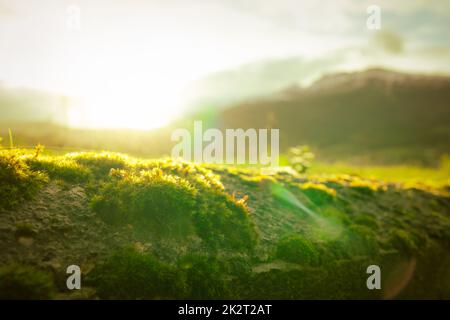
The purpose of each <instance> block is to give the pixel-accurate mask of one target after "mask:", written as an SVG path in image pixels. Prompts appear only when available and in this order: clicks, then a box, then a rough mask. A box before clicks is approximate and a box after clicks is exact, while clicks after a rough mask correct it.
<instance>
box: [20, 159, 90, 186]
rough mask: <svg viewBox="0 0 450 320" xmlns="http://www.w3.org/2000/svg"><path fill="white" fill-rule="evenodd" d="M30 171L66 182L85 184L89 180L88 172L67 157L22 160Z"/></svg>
mask: <svg viewBox="0 0 450 320" xmlns="http://www.w3.org/2000/svg"><path fill="white" fill-rule="evenodd" d="M24 159H25V161H26V162H27V163H28V165H29V166H30V168H31V169H33V170H38V171H42V172H45V173H46V174H48V176H49V177H50V178H52V179H60V180H63V181H67V182H73V183H80V182H87V181H88V180H89V179H90V178H91V174H90V171H89V170H88V169H87V168H86V167H84V166H82V165H80V164H79V163H77V162H76V161H75V160H73V159H68V158H67V157H55V156H40V157H26V158H24Z"/></svg>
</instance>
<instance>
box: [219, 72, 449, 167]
mask: <svg viewBox="0 0 450 320" xmlns="http://www.w3.org/2000/svg"><path fill="white" fill-rule="evenodd" d="M449 101H450V77H445V76H431V75H416V74H405V73H399V72H394V71H387V70H383V69H369V70H366V71H364V72H358V73H339V74H333V75H328V76H325V77H323V78H322V79H320V80H318V81H317V82H315V83H314V84H313V85H311V86H310V87H308V88H302V87H299V86H292V87H289V88H287V89H285V90H282V91H281V92H279V93H277V94H274V95H272V96H270V97H263V98H259V99H252V100H248V101H246V102H241V103H238V104H235V105H233V106H231V107H230V108H228V109H226V110H224V111H223V112H222V113H221V114H220V116H219V117H220V123H221V127H223V128H270V127H271V128H279V129H280V145H281V148H282V150H285V149H286V148H288V147H290V146H294V145H299V144H309V145H311V146H313V147H314V148H315V149H316V150H318V152H319V157H321V158H323V159H326V160H333V161H334V160H342V161H350V162H364V163H367V162H377V163H380V162H395V163H401V162H402V161H408V162H411V159H413V160H414V162H417V163H418V164H430V163H436V162H437V161H438V160H439V157H440V156H441V155H443V154H450V103H449Z"/></svg>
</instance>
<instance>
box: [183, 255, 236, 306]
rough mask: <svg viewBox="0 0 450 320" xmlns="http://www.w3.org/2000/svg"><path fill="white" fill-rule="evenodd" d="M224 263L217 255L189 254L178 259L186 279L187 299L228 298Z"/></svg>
mask: <svg viewBox="0 0 450 320" xmlns="http://www.w3.org/2000/svg"><path fill="white" fill-rule="evenodd" d="M224 267H225V266H224V265H223V264H221V262H220V261H219V260H217V258H215V257H211V256H206V255H200V254H189V255H187V256H184V257H183V258H181V259H180V260H179V261H178V268H179V270H180V272H182V274H183V277H184V278H185V279H186V284H187V288H188V291H187V295H186V297H185V298H187V299H226V298H228V297H229V295H230V288H229V286H228V281H227V279H226V278H227V274H226V270H225V269H224Z"/></svg>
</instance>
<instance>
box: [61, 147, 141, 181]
mask: <svg viewBox="0 0 450 320" xmlns="http://www.w3.org/2000/svg"><path fill="white" fill-rule="evenodd" d="M66 159H67V160H69V161H74V162H75V163H77V164H79V165H81V166H83V167H86V168H87V169H89V171H90V172H91V173H92V174H93V175H94V177H96V178H97V179H104V178H107V177H108V174H109V172H110V171H111V169H124V168H126V167H128V166H132V165H133V159H132V158H129V157H127V156H125V155H121V154H119V153H112V152H79V153H69V154H67V155H66Z"/></svg>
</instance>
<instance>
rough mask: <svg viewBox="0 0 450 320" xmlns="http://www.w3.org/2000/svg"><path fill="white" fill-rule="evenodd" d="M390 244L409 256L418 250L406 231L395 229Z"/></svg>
mask: <svg viewBox="0 0 450 320" xmlns="http://www.w3.org/2000/svg"><path fill="white" fill-rule="evenodd" d="M389 244H390V245H391V246H392V247H394V248H395V249H397V250H398V251H400V252H402V253H406V254H408V255H411V254H414V253H416V252H417V250H418V246H417V244H416V242H415V241H414V237H413V236H411V235H410V234H409V233H408V232H406V231H405V230H401V229H398V228H395V229H393V230H391V232H390V233H389Z"/></svg>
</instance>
